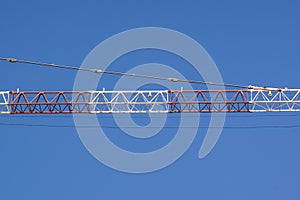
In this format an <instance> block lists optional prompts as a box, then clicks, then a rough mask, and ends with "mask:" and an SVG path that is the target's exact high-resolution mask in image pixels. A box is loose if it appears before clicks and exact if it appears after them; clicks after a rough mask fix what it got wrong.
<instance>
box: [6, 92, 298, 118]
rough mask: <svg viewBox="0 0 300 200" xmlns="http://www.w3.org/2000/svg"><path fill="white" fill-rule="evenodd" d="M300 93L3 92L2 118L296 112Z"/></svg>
mask: <svg viewBox="0 0 300 200" xmlns="http://www.w3.org/2000/svg"><path fill="white" fill-rule="evenodd" d="M299 96H300V89H272V88H268V89H266V88H253V89H247V90H148V91H66V92H62V91H54V92H49V91H47V92H19V91H18V92H15V91H10V92H0V114H59V113H94V114H98V113H167V112H170V113H176V112H296V111H300V97H299Z"/></svg>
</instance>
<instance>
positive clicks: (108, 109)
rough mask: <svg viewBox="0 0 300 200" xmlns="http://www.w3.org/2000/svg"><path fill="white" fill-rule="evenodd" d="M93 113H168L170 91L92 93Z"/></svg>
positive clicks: (91, 107)
mask: <svg viewBox="0 0 300 200" xmlns="http://www.w3.org/2000/svg"><path fill="white" fill-rule="evenodd" d="M90 93H91V96H90V97H91V99H90V102H89V104H90V110H91V111H90V112H91V113H95V114H98V113H167V112H169V105H168V102H169V99H168V90H141V91H90Z"/></svg>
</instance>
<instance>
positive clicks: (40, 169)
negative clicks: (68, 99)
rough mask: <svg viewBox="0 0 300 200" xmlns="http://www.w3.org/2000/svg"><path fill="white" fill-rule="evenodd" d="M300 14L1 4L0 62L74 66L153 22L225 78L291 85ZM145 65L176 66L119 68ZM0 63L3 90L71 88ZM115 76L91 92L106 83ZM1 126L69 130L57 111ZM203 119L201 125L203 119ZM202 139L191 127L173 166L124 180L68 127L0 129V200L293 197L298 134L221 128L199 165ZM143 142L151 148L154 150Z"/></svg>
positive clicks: (56, 78)
mask: <svg viewBox="0 0 300 200" xmlns="http://www.w3.org/2000/svg"><path fill="white" fill-rule="evenodd" d="M299 9H300V3H299V2H298V1H296V0H289V1H284V2H283V1H258V0H255V1H251V2H242V1H224V2H221V1H218V2H217V1H209V2H208V1H185V2H180V1H163V2H161V1H151V2H146V1H145V2H143V1H126V2H125V1H124V2H123V1H119V2H118V1H101V2H100V1H85V2H81V3H80V2H74V1H57V0H53V1H43V2H42V1H30V0H29V1H24V2H17V1H6V2H2V4H1V8H0V18H1V22H2V23H1V28H0V30H1V31H0V34H1V37H0V44H1V48H0V55H1V56H2V57H16V58H21V59H28V60H37V61H45V62H51V63H59V64H68V65H74V66H80V64H81V63H82V61H83V60H84V58H85V57H86V56H87V54H88V53H89V52H90V51H91V50H92V49H93V48H94V47H95V46H96V45H98V44H99V43H100V42H101V41H103V40H105V39H107V38H108V37H110V36H112V35H114V34H117V33H119V32H122V31H125V30H128V29H132V28H138V27H145V26H156V27H165V28H170V29H174V30H177V31H180V32H182V33H184V34H186V35H188V36H190V37H192V38H194V39H195V40H196V41H197V42H199V43H200V44H201V45H202V46H203V47H204V48H205V49H206V50H207V51H208V53H209V54H210V55H211V57H212V58H213V60H214V61H215V63H216V64H217V66H218V68H219V70H220V72H221V74H222V76H223V79H224V82H226V83H235V84H240V85H249V84H252V85H261V86H265V85H266V86H278V87H291V88H299V87H300V84H299V72H300V71H299V52H300V49H299V48H300V47H299V42H300V39H299V35H300V28H299V24H300V13H299ZM129 56H131V55H129ZM130 58H133V59H130ZM134 59H136V60H134ZM156 59H157V60H156ZM149 61H151V62H163V63H165V64H169V65H172V64H174V65H176V63H177V64H178V62H180V60H178V59H177V60H176V59H175V60H170V57H169V56H168V55H167V56H162V57H160V56H158V55H157V52H156V53H151V52H150V55H149V56H148V57H143V56H140V55H139V54H137V55H135V56H131V57H129V58H127V59H126V58H124V59H122V60H120V61H119V62H118V63H119V64H122V65H124V66H126V67H129V66H131V65H133V64H141V63H147V62H149ZM0 67H1V75H2V76H1V84H0V89H1V90H14V89H16V88H20V89H21V90H72V88H73V83H74V78H75V76H76V72H74V71H69V70H59V69H49V68H39V67H32V66H27V65H21V64H9V63H5V62H1V63H0ZM126 69H127V68H126ZM186 73H187V76H190V77H193V74H192V72H186ZM189 73H190V74H189ZM115 79H116V78H112V80H111V81H109V79H106V80H107V81H105V82H104V83H100V86H101V87H102V85H103V86H104V87H106V88H110V87H111V84H112V83H113V82H114V81H115ZM200 89H201V88H200ZM299 119H300V115H299V114H280V113H279V114H272V115H270V114H268V115H267V114H266V115H262V114H245V115H242V114H229V115H228V117H227V120H226V126H257V125H297V124H298V123H299ZM99 120H101V116H100V117H99ZM191 120H192V118H191ZM137 121H138V123H145V121H144V120H141V121H139V119H137ZM0 122H2V123H3V122H6V123H43V124H63V125H73V120H72V117H67V116H63V117H56V116H31V117H30V116H29V117H23V116H21V117H20V116H19V117H18V116H0ZM109 123H111V122H109ZM172 123H176V120H174V121H173V122H172V121H171V122H170V124H171V125H172ZM202 123H203V126H205V125H207V123H208V117H207V116H204V117H203V119H202ZM111 133H112V136H111V137H112V138H111V139H112V140H115V142H118V143H121V144H122V145H125V146H126V142H128V139H127V138H125V139H124V138H122V137H120V138H118V137H114V136H115V135H118V134H119V135H121V134H122V133H121V132H120V131H119V130H118V129H113V130H112V131H111ZM204 134H205V129H199V131H198V134H197V137H196V139H195V140H194V142H193V144H192V145H191V147H190V148H189V150H188V151H187V152H186V153H185V154H184V155H183V156H182V157H181V158H180V159H179V160H177V161H176V162H175V163H174V164H172V165H171V166H169V167H167V168H165V169H162V170H159V171H156V172H152V173H148V174H127V173H123V172H119V171H116V170H113V169H110V168H108V167H106V166H105V165H103V164H101V163H100V162H99V161H97V160H96V159H94V158H93V157H92V156H91V155H90V154H89V153H88V151H87V150H86V149H85V147H84V146H83V144H82V143H81V141H80V139H79V137H78V135H77V132H76V129H75V128H47V127H23V126H0V158H1V162H0V163H1V164H0V188H1V189H0V199H73V200H76V199H84V198H85V199H200V198H203V199H299V197H300V190H299V188H300V183H299V178H300V173H299V168H300V159H299V155H298V152H299V150H300V145H299V144H300V135H299V128H290V129H278V128H269V129H259V128H258V129H257V128H253V129H245V128H240V129H230V128H226V129H224V130H223V133H222V136H221V138H220V140H219V142H218V143H217V145H216V147H215V148H214V150H213V151H212V152H211V153H210V154H209V156H208V157H206V158H205V159H203V160H199V159H198V151H199V147H200V145H201V141H202V140H203V137H204ZM163 139H165V140H167V139H168V138H163ZM165 140H161V141H157V142H158V145H161V143H162V142H165ZM122 142H123V143H122ZM141 142H142V141H141ZM130 144H136V145H137V148H143V147H140V146H139V144H138V142H137V141H132V143H129V144H128V145H129V146H130ZM142 144H144V143H143V142H142ZM146 145H149V146H148V148H149V149H153V148H154V147H156V146H155V145H157V143H155V142H152V143H151V142H150V143H148V144H146Z"/></svg>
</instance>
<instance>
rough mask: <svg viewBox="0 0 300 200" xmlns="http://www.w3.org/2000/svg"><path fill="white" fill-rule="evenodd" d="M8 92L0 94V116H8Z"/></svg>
mask: <svg viewBox="0 0 300 200" xmlns="http://www.w3.org/2000/svg"><path fill="white" fill-rule="evenodd" d="M8 103H9V92H8V91H7V92H0V114H9V113H10V110H9V105H8Z"/></svg>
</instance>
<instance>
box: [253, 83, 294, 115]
mask: <svg viewBox="0 0 300 200" xmlns="http://www.w3.org/2000/svg"><path fill="white" fill-rule="evenodd" d="M249 91H250V101H249V106H250V110H249V111H250V112H300V89H287V88H286V89H276V88H274V89H272V88H268V89H260V90H257V89H253V90H252V89H251V90H249Z"/></svg>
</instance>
